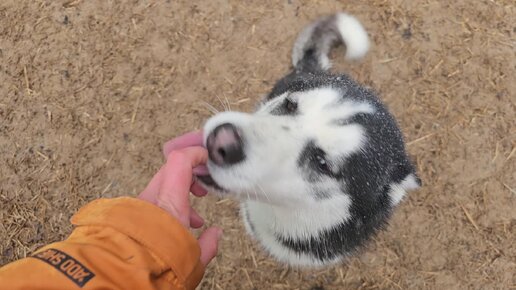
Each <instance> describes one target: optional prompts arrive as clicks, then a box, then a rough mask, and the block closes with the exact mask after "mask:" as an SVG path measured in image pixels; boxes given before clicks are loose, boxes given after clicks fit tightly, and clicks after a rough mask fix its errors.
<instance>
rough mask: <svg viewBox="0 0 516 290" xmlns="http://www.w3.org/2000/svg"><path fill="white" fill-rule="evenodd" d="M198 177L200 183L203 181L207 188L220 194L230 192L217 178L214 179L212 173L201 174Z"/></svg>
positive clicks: (202, 183)
mask: <svg viewBox="0 0 516 290" xmlns="http://www.w3.org/2000/svg"><path fill="white" fill-rule="evenodd" d="M196 178H197V180H198V181H199V183H201V185H202V186H203V187H204V188H206V189H207V190H210V191H214V192H216V193H219V194H227V193H229V190H227V189H225V188H224V187H222V186H220V185H219V184H218V183H217V182H216V181H215V180H213V177H211V175H200V176H196Z"/></svg>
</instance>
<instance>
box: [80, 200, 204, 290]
mask: <svg viewBox="0 0 516 290" xmlns="http://www.w3.org/2000/svg"><path fill="white" fill-rule="evenodd" d="M71 222H72V224H73V225H75V226H102V227H110V228H113V229H115V230H117V231H118V232H121V233H123V234H125V235H127V236H129V237H130V238H132V239H133V240H135V241H137V242H138V243H140V244H141V245H143V246H144V247H145V248H147V249H148V250H150V252H152V253H153V254H154V255H156V256H157V257H158V258H159V259H161V260H162V262H163V263H165V264H166V265H167V266H168V267H169V268H171V270H172V271H173V272H174V273H175V274H176V276H177V278H178V279H179V280H180V281H182V282H184V283H185V286H186V288H188V289H193V288H195V285H197V284H198V283H199V282H200V280H201V279H202V276H203V273H204V269H203V267H202V265H201V263H200V259H199V258H200V254H201V250H200V248H199V244H198V241H197V239H196V238H195V237H194V236H193V235H192V233H190V231H188V230H187V229H186V228H185V227H184V226H183V225H182V224H181V223H180V222H179V221H178V220H177V219H175V218H174V217H173V216H171V215H170V214H169V213H167V212H166V211H164V210H163V209H161V208H159V207H157V206H155V205H153V204H151V203H149V202H146V201H143V200H140V199H136V198H130V197H119V198H112V199H104V198H103V199H98V200H95V201H93V202H91V203H89V204H87V205H86V206H84V207H83V208H81V209H80V210H79V211H78V212H77V213H76V214H75V215H74V216H73V217H72V219H71Z"/></svg>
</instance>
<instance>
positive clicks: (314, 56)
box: [292, 13, 369, 72]
mask: <svg viewBox="0 0 516 290" xmlns="http://www.w3.org/2000/svg"><path fill="white" fill-rule="evenodd" d="M341 43H343V44H344V45H345V46H346V59H348V60H353V59H359V58H362V57H363V56H364V55H365V54H366V53H367V51H368V50H369V38H368V36H367V32H366V31H365V29H364V27H363V26H362V24H361V23H360V22H359V21H358V20H357V19H356V18H355V17H353V16H351V15H348V14H345V13H338V14H335V15H331V16H326V17H322V18H320V19H319V20H317V21H315V22H314V23H312V24H310V25H308V26H307V27H306V28H305V29H304V30H303V31H302V32H301V33H300V34H299V36H298V38H297V40H296V42H295V43H294V48H293V50H292V64H293V65H294V68H295V70H296V71H297V72H317V71H327V70H328V69H330V67H331V63H330V60H329V58H328V54H329V52H330V50H331V48H332V47H333V46H335V45H337V44H341Z"/></svg>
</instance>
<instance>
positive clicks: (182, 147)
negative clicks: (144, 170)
mask: <svg viewBox="0 0 516 290" xmlns="http://www.w3.org/2000/svg"><path fill="white" fill-rule="evenodd" d="M201 145H202V135H201V133H200V132H192V133H187V134H185V135H183V136H180V137H178V138H176V139H173V140H171V141H169V142H167V144H166V145H165V146H164V154H165V156H167V162H166V164H165V165H164V166H163V167H161V169H160V170H159V171H158V173H157V174H156V175H155V176H154V177H153V178H152V180H151V181H150V183H149V185H148V186H147V188H145V190H144V191H143V192H142V193H141V194H140V195H139V196H138V198H140V199H142V200H146V201H148V202H151V203H153V204H155V205H157V206H159V207H160V208H162V209H164V210H166V211H167V212H168V213H170V214H171V215H172V216H174V217H175V218H177V219H178V220H179V221H180V222H181V224H182V225H183V226H185V227H186V228H187V229H190V228H200V227H202V226H203V224H204V221H203V219H202V218H201V216H199V214H198V213H197V212H195V210H194V209H193V208H192V207H191V205H190V201H189V193H190V192H192V193H193V194H194V195H196V196H204V195H206V193H207V192H206V190H205V189H204V188H202V187H201V186H200V185H199V184H197V183H195V182H194V180H193V174H194V171H200V173H201V174H202V171H204V170H205V167H204V164H205V163H206V161H207V158H208V153H207V151H206V149H204V148H203V147H202V146H201ZM221 235H222V229H220V228H217V227H211V228H208V229H207V230H205V231H204V232H203V233H202V234H201V235H200V237H199V239H198V241H199V246H200V248H201V258H200V259H201V262H202V264H203V265H204V266H206V265H207V264H208V263H209V262H210V261H211V260H212V259H213V257H215V255H216V254H217V248H218V241H219V239H220V237H221Z"/></svg>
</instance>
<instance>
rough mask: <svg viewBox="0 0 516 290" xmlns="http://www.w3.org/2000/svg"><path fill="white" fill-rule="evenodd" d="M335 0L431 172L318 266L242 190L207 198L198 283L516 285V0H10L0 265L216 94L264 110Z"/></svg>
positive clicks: (135, 186) (362, 68) (135, 172)
mask: <svg viewBox="0 0 516 290" xmlns="http://www.w3.org/2000/svg"><path fill="white" fill-rule="evenodd" d="M121 2H123V3H121ZM339 10H345V11H348V12H351V13H353V14H355V15H357V16H358V17H359V18H360V19H361V20H362V21H363V23H364V25H365V26H366V27H367V29H368V31H369V33H370V35H371V37H372V41H373V42H374V45H373V47H372V50H371V52H370V54H369V55H368V56H367V57H366V59H365V60H364V61H362V62H360V63H356V64H347V63H345V62H344V61H343V59H342V58H339V56H342V51H340V52H336V53H334V59H335V62H336V69H337V70H341V71H347V72H349V73H350V74H351V75H352V76H353V77H355V78H356V79H358V80H360V81H361V82H364V83H366V84H368V85H370V86H372V87H374V88H375V89H377V90H378V91H379V92H380V93H381V95H382V98H383V100H385V102H386V103H387V104H388V106H389V107H390V108H391V110H392V111H393V113H394V114H395V115H396V116H397V117H398V118H399V121H400V123H401V125H402V127H403V130H404V133H405V135H406V137H407V140H408V148H409V150H410V154H411V155H412V156H413V157H414V160H416V162H417V165H418V168H419V171H420V174H421V177H422V179H423V181H424V183H425V186H424V188H422V189H421V190H419V191H417V192H413V193H412V194H411V195H410V197H409V198H408V199H407V200H406V202H405V203H404V204H403V205H402V206H401V207H400V209H399V210H398V211H397V213H396V214H395V217H394V219H393V221H392V224H391V226H390V228H389V230H388V231H385V232H383V233H381V234H380V235H379V236H378V237H377V238H376V239H375V240H374V241H373V242H372V243H370V245H369V246H368V248H367V249H366V251H364V253H363V254H362V255H360V256H357V257H354V258H352V259H350V261H349V262H348V263H346V264H345V265H342V266H339V267H334V268H330V269H327V270H324V271H316V272H314V271H299V270H295V269H290V270H289V269H287V268H285V267H283V266H281V265H278V264H276V263H275V262H274V261H272V260H270V259H268V258H267V257H265V255H264V254H263V253H262V252H261V251H260V249H259V248H258V247H257V246H256V245H255V244H254V243H253V242H252V241H250V239H249V238H248V237H247V236H246V235H245V234H244V231H243V228H242V225H241V223H240V221H239V219H238V216H237V205H236V203H235V202H232V201H228V200H219V199H216V198H214V197H208V198H206V199H204V200H202V201H196V202H195V204H196V207H197V208H198V209H199V211H200V212H201V213H202V214H203V215H204V216H205V217H206V219H207V220H208V223H209V224H219V225H222V226H223V227H224V228H225V236H224V238H223V242H222V244H221V247H220V254H219V255H218V257H217V259H216V261H215V262H214V263H213V264H212V265H211V266H210V267H209V269H208V271H207V274H206V277H205V280H204V281H203V283H202V284H201V286H200V289H310V288H311V287H313V286H317V285H322V286H324V287H325V289H509V288H516V278H515V277H516V276H515V275H514V273H516V243H515V241H516V210H515V208H516V170H515V159H516V153H515V150H516V149H515V145H516V134H515V133H516V131H515V128H516V126H515V122H516V118H515V116H516V114H515V101H516V97H515V91H516V81H515V79H514V74H515V68H516V52H515V51H516V50H515V45H516V39H515V34H516V27H515V26H514V25H515V23H516V8H515V5H514V2H512V1H510V0H507V1H503V0H491V1H487V0H485V1H482V0H480V1H466V0H457V1H441V2H439V1H434V0H417V1H402V0H394V1H383V0H367V1H302V2H301V1H298V0H291V1H290V0H289V1H287V0H284V1H236V0H211V1H202V2H195V3H193V2H192V1H185V0H181V1H134V0H133V1H105V0H90V1H86V0H84V1H81V0H75V1H62V0H60V1H51V0H34V1H29V0H26V1H18V0H3V1H1V3H0V206H1V209H0V220H1V224H0V254H1V257H0V264H5V263H7V262H9V261H12V260H14V259H18V258H21V257H24V256H25V255H27V254H28V253H30V252H31V251H33V250H35V249H37V248H38V247H40V246H41V245H43V244H45V243H48V242H51V241H55V240H58V239H61V238H63V237H65V236H66V235H67V234H68V233H69V232H70V229H71V228H70V226H69V223H68V218H69V217H70V216H71V215H72V214H73V213H74V212H75V211H76V210H77V209H78V208H79V207H80V206H81V205H83V204H84V203H86V202H88V201H90V200H92V199H95V198H98V197H114V196H120V195H135V194H137V193H138V192H139V191H140V190H141V189H142V188H143V187H144V186H145V185H146V183H147V181H148V180H149V179H150V177H151V176H152V174H153V173H154V172H155V171H156V170H157V168H158V166H159V165H160V164H161V163H162V162H163V159H162V156H161V152H160V149H161V145H162V144H163V143H164V142H165V141H166V140H168V139H170V138H172V137H174V136H176V135H178V134H181V133H183V132H186V131H189V130H192V129H195V128H199V127H200V126H201V125H202V123H203V121H204V120H206V118H208V117H209V116H210V112H209V111H208V110H207V109H206V107H205V106H204V105H203V103H202V102H203V101H205V102H208V103H211V104H213V105H214V106H216V107H218V108H221V107H222V105H221V103H220V102H219V100H218V99H219V98H220V99H222V100H226V98H227V100H228V101H229V102H230V104H231V107H232V108H233V109H238V110H244V111H250V110H252V109H253V107H254V104H255V103H256V102H257V101H258V100H259V98H260V96H261V95H262V94H263V93H265V92H267V90H268V89H269V88H270V87H271V85H272V84H273V82H274V81H275V80H277V79H278V78H279V77H280V76H282V74H283V73H285V72H286V71H287V69H288V67H289V65H290V49H291V46H292V43H293V41H294V39H295V36H296V34H297V33H298V32H299V31H300V29H301V27H303V25H305V24H307V23H308V22H309V21H311V20H313V19H315V18H316V17H318V16H320V15H323V14H327V13H333V12H335V11H339ZM511 76H512V77H511Z"/></svg>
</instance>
